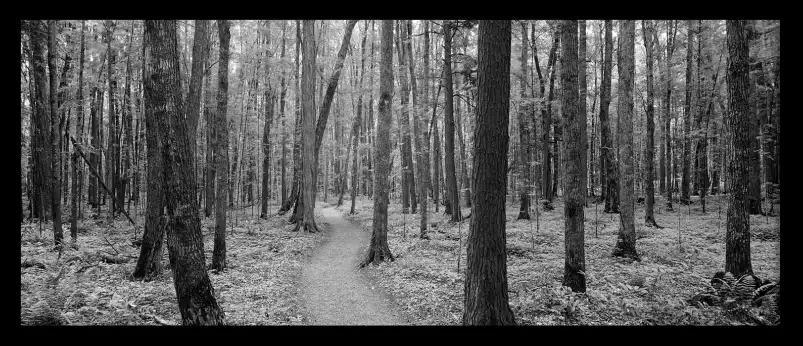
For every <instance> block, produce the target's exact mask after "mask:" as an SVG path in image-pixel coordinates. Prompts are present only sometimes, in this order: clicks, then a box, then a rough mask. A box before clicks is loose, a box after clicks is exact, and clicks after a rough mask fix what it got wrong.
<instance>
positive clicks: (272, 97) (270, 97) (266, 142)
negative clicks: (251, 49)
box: [259, 22, 276, 219]
mask: <svg viewBox="0 0 803 346" xmlns="http://www.w3.org/2000/svg"><path fill="white" fill-rule="evenodd" d="M265 26H266V30H267V31H266V33H265V35H264V36H263V37H264V38H263V40H264V42H262V43H263V44H264V45H265V56H266V57H265V58H266V59H271V58H273V54H272V53H271V52H270V51H269V49H268V47H270V22H267V23H266V24H265ZM265 68H266V71H265V72H266V74H267V75H268V77H270V72H271V71H270V65H268V66H266V67H265ZM266 87H267V88H266V90H265V94H264V98H263V99H264V103H265V128H264V129H263V131H262V153H263V155H264V156H263V157H262V194H261V195H260V198H261V203H260V204H261V205H260V208H261V210H260V214H259V217H260V218H263V219H267V218H268V201H269V200H270V189H269V187H270V186H269V185H270V183H269V180H270V162H271V145H270V128H271V126H273V112H274V108H275V107H274V104H275V103H276V91H275V90H273V88H272V87H271V84H270V82H268V83H266Z"/></svg>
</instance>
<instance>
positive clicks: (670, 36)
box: [664, 20, 678, 211]
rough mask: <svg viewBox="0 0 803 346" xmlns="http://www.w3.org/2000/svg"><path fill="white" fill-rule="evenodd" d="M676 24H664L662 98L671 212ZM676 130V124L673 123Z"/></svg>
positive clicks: (673, 183)
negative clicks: (663, 96) (673, 60)
mask: <svg viewBox="0 0 803 346" xmlns="http://www.w3.org/2000/svg"><path fill="white" fill-rule="evenodd" d="M677 28H678V25H677V22H675V21H672V20H669V21H667V24H666V37H667V42H666V72H665V74H664V76H666V96H665V98H664V107H665V110H664V136H665V142H666V166H667V168H666V170H667V174H666V208H667V210H668V211H672V198H673V191H674V190H675V173H674V172H675V171H676V170H675V169H674V166H673V160H672V156H673V155H672V130H671V124H670V123H671V121H672V114H671V112H670V106H671V104H672V52H673V51H674V49H675V35H676V34H677ZM675 128H677V123H675Z"/></svg>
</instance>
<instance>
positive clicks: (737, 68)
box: [725, 20, 753, 277]
mask: <svg viewBox="0 0 803 346" xmlns="http://www.w3.org/2000/svg"><path fill="white" fill-rule="evenodd" d="M726 25H727V40H728V41H727V42H728V108H729V110H730V114H729V116H728V120H729V121H728V126H729V127H730V130H731V136H732V139H731V144H732V145H733V156H732V157H731V158H730V165H729V166H728V175H730V177H729V179H728V180H729V181H730V192H731V194H730V195H729V196H728V211H727V222H726V234H725V270H726V271H729V272H731V273H733V274H734V276H736V277H738V276H741V275H743V274H752V272H753V267H752V263H751V260H750V215H749V213H748V212H749V211H748V209H749V205H748V201H747V197H748V187H749V175H750V169H749V165H750V149H751V147H750V140H751V139H750V137H749V136H750V130H749V128H748V127H750V115H751V114H750V103H749V99H750V94H749V85H750V78H749V74H750V71H749V56H750V54H749V45H748V36H747V30H746V29H745V26H746V25H747V23H746V21H744V20H728V21H726Z"/></svg>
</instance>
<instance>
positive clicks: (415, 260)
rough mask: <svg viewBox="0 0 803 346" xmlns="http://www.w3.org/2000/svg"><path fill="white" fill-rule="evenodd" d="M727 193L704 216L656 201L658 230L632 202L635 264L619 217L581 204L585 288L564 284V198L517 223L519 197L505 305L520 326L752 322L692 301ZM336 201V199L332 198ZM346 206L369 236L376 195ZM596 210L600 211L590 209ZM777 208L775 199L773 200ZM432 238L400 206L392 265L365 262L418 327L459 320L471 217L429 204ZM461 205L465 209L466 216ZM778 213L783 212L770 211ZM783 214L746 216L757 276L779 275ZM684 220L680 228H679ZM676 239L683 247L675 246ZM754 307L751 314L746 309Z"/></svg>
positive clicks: (511, 207)
mask: <svg viewBox="0 0 803 346" xmlns="http://www.w3.org/2000/svg"><path fill="white" fill-rule="evenodd" d="M726 198H727V197H726V196H724V195H717V196H709V197H708V198H707V199H706V202H707V203H706V204H707V205H706V206H707V210H706V213H705V214H703V213H702V210H701V206H700V203H699V200H698V199H697V197H693V201H694V203H693V204H692V205H690V206H682V205H679V204H677V203H675V210H674V211H672V212H670V211H667V210H665V208H664V204H665V200H664V199H663V198H662V197H657V198H656V203H655V205H656V208H655V219H656V221H657V223H658V225H660V226H663V227H664V228H661V229H656V228H648V227H645V226H644V206H643V204H636V213H635V215H636V232H637V241H636V249H637V251H638V252H639V254H640V256H641V261H640V262H630V261H626V260H623V259H619V258H614V257H612V256H611V252H612V250H613V246H614V245H615V243H616V236H617V232H618V225H619V215H618V214H606V213H603V212H602V209H603V205H602V204H598V205H596V206H595V205H594V204H593V203H589V206H588V207H586V208H585V220H586V221H585V254H586V273H587V292H586V293H585V294H577V293H572V292H571V291H569V290H568V289H566V288H565V287H562V285H561V281H562V278H563V266H564V263H563V261H564V241H563V239H564V217H563V201H562V198H557V199H556V200H555V202H554V206H555V209H554V210H552V211H548V212H544V211H543V210H539V212H538V215H537V217H536V215H535V214H536V213H535V211H534V210H533V211H531V214H530V215H531V217H532V220H516V217H517V215H518V213H519V207H518V203H515V204H510V203H508V205H507V207H506V214H507V227H506V234H507V254H508V256H507V273H508V290H509V296H510V302H509V304H510V307H511V309H512V310H513V313H514V316H515V318H516V321H517V323H518V324H521V325H750V324H757V322H755V321H754V320H753V319H751V318H749V317H748V316H749V313H748V310H752V308H745V307H741V308H739V309H728V310H726V309H724V308H721V307H707V306H706V307H696V306H691V305H690V304H689V303H688V302H687V300H688V299H690V298H691V297H693V296H694V295H695V294H697V293H700V292H704V291H705V290H706V286H707V285H708V282H709V281H710V278H711V277H712V276H713V274H714V273H715V272H716V271H719V270H724V263H725V221H726V212H727V199H726ZM333 201H334V200H333ZM350 206H351V202H350V201H348V200H346V201H344V203H343V205H342V206H340V207H338V209H339V210H341V212H342V213H343V214H344V215H346V218H348V219H351V220H352V221H354V222H357V223H360V224H361V225H362V231H363V232H365V233H366V234H369V235H370V232H371V223H372V221H371V220H372V210H373V201H372V200H370V199H367V198H365V197H363V196H361V197H359V198H358V200H357V203H356V210H355V211H356V215H348V212H349V208H350ZM595 208H596V211H595ZM774 208H775V210H776V211H778V210H780V205H775V206H774ZM429 210H430V212H429V223H430V225H429V226H428V236H429V238H430V239H429V240H421V239H418V237H417V236H418V234H419V224H420V215H419V214H406V215H405V214H402V213H401V206H400V204H398V203H391V204H390V206H389V210H388V226H389V230H388V241H389V244H390V250H391V252H392V253H393V255H394V256H395V257H396V260H395V261H393V262H384V263H382V264H380V265H372V266H369V267H367V271H368V274H370V275H372V276H374V277H375V278H376V282H377V283H378V284H380V285H381V286H382V287H383V288H384V289H385V290H386V291H387V292H389V293H390V294H391V295H392V296H393V298H394V299H395V301H396V302H397V305H398V306H399V307H400V308H401V309H402V310H403V313H405V314H407V315H408V316H411V319H410V320H411V321H414V322H413V323H414V324H418V325H456V324H460V323H461V318H462V309H463V286H464V278H465V263H466V252H465V248H466V238H467V233H468V227H469V222H470V219H467V220H464V221H463V222H460V223H451V222H449V221H448V216H447V215H444V214H443V206H441V207H440V212H437V213H436V212H433V210H434V206H433V205H429ZM469 211H470V209H469V208H463V210H462V212H463V215H467V214H468V213H469ZM776 215H779V213H778V214H776ZM779 221H780V216H775V217H772V216H770V217H766V216H761V215H751V216H750V233H751V258H752V265H753V271H754V273H755V275H757V276H758V277H759V278H761V279H770V280H773V281H777V280H778V279H779V277H780V231H779ZM678 222H680V225H679V224H678ZM679 242H680V244H679ZM750 313H753V312H752V311H751V312H750Z"/></svg>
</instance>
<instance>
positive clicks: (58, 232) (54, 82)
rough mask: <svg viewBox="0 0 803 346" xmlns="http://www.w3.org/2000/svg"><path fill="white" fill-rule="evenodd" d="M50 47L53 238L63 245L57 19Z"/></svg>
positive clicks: (52, 23)
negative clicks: (58, 115)
mask: <svg viewBox="0 0 803 346" xmlns="http://www.w3.org/2000/svg"><path fill="white" fill-rule="evenodd" d="M47 31H48V48H47V65H48V66H47V67H48V70H49V71H50V131H49V132H50V158H51V162H50V163H51V168H50V169H51V170H50V173H51V184H52V185H51V190H50V208H51V215H52V216H53V239H54V240H55V244H56V246H57V247H60V246H61V243H62V239H63V238H64V233H63V231H62V229H61V180H60V177H59V175H60V174H61V159H60V157H61V153H60V151H61V150H60V148H61V133H60V131H59V122H58V117H57V116H56V114H57V111H58V109H59V108H58V106H57V94H58V77H57V76H56V59H57V57H56V54H58V53H57V52H56V21H55V20H49V21H48V22H47Z"/></svg>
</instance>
